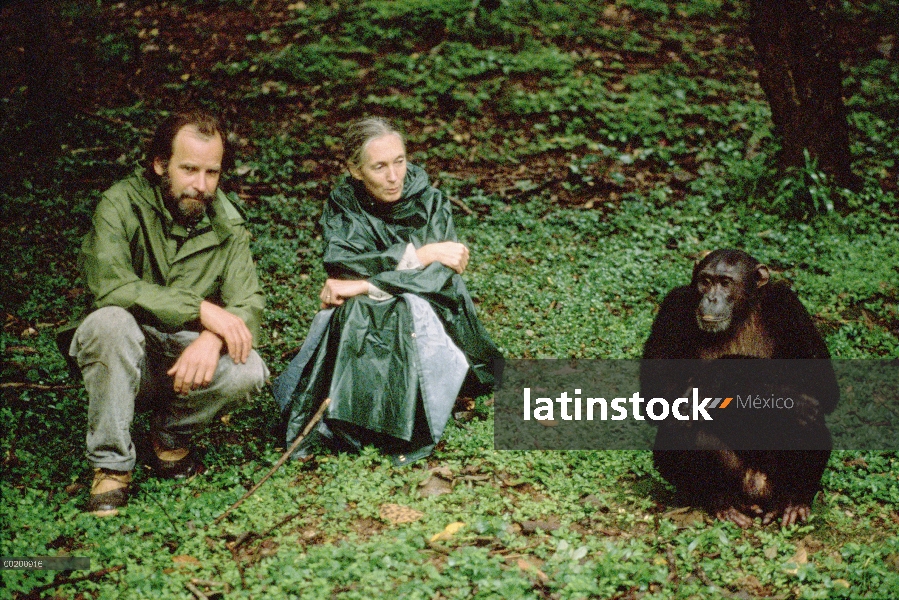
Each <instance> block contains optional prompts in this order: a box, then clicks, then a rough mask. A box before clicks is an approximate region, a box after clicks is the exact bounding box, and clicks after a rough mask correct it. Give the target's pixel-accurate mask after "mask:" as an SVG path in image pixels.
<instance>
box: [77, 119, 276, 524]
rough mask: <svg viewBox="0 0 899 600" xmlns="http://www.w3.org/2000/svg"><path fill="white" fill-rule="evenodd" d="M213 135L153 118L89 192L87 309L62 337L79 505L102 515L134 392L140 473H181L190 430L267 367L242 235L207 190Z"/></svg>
mask: <svg viewBox="0 0 899 600" xmlns="http://www.w3.org/2000/svg"><path fill="white" fill-rule="evenodd" d="M226 144H227V137H226V134H225V132H224V131H223V130H222V127H221V125H220V124H219V122H218V121H217V120H216V119H215V118H214V117H213V116H211V115H208V114H206V113H204V112H201V111H193V112H186V113H178V114H175V115H173V116H171V117H170V118H168V119H167V120H165V121H164V122H163V123H161V125H160V126H159V129H158V130H157V132H156V134H155V137H154V138H153V141H152V142H151V145H150V147H149V152H148V153H147V160H148V164H147V165H146V169H138V171H137V172H136V173H134V174H133V175H132V176H130V177H128V178H126V179H124V180H122V181H120V182H119V183H117V184H115V185H114V186H113V187H111V188H110V189H109V190H107V191H106V192H105V193H104V194H103V197H102V198H101V200H100V203H99V205H98V206H97V209H96V212H95V214H94V217H93V222H92V227H91V230H90V231H89V233H88V234H87V236H86V237H85V239H84V242H83V245H82V249H81V261H82V267H83V271H84V276H85V278H86V280H87V284H88V287H89V288H90V291H91V293H92V294H93V296H94V304H95V306H94V307H95V310H94V311H93V312H91V313H90V314H89V315H88V316H87V318H86V319H85V320H84V321H83V322H82V323H81V324H80V325H79V327H78V328H77V330H75V333H74V336H73V338H72V340H71V343H70V344H67V345H68V352H69V355H70V356H71V357H73V358H74V359H75V360H76V361H77V364H78V366H79V367H80V369H81V372H82V375H83V378H84V385H85V387H86V389H87V393H88V397H89V399H90V404H89V407H88V430H87V456H88V459H89V460H90V462H91V463H92V464H93V466H94V468H95V474H94V480H93V484H92V486H91V491H90V498H89V500H88V503H87V507H86V510H87V511H89V512H92V513H95V514H98V515H109V514H114V513H115V512H117V509H118V508H119V507H121V506H122V505H124V504H125V503H126V501H127V499H128V490H129V484H130V483H131V472H132V469H133V468H134V465H135V460H136V452H135V447H134V444H133V443H132V440H131V434H130V428H131V422H132V419H133V418H134V411H135V404H136V403H137V404H139V405H146V406H147V407H149V408H150V409H151V410H152V413H153V415H152V425H151V427H152V430H151V441H152V446H153V454H152V456H151V457H150V458H151V462H152V469H153V472H154V474H155V475H157V476H160V477H169V478H184V477H189V476H191V475H193V474H194V473H196V472H198V471H200V470H201V469H202V465H201V464H200V462H199V460H198V459H197V457H196V455H195V453H194V452H193V451H192V450H191V446H190V442H191V436H192V434H193V433H194V432H196V431H197V430H198V429H200V428H202V427H203V426H204V425H206V424H208V423H209V422H211V421H212V420H213V419H214V418H215V417H216V415H218V414H219V413H221V412H223V411H227V410H230V409H231V408H233V407H235V406H236V405H238V404H239V403H241V402H243V401H245V400H246V399H247V398H248V396H249V395H250V394H252V393H255V392H257V391H259V390H260V389H261V387H262V386H263V384H264V383H265V380H266V378H267V377H268V371H267V369H266V367H265V364H263V362H262V359H261V358H260V357H259V355H258V354H257V353H256V351H255V350H253V342H254V340H255V339H256V336H257V334H258V328H259V321H260V317H261V315H262V308H263V297H262V293H261V290H260V288H259V284H258V282H257V279H256V270H255V266H254V264H253V260H252V257H251V255H250V246H249V237H250V236H249V233H248V232H247V230H246V229H245V228H244V226H243V218H242V217H241V214H240V213H239V212H238V211H237V209H236V208H235V207H234V206H233V205H232V204H231V203H230V202H229V201H228V199H227V198H226V196H225V195H224V193H222V192H221V191H219V190H218V189H217V188H218V182H219V176H220V174H221V173H222V170H223V168H224V166H225V165H226V161H227V160H228V157H227V153H226Z"/></svg>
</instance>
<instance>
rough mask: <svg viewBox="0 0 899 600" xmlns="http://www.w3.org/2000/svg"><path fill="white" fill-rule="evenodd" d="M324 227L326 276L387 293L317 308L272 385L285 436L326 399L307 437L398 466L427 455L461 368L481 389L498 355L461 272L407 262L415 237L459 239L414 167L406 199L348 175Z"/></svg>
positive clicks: (436, 194)
mask: <svg viewBox="0 0 899 600" xmlns="http://www.w3.org/2000/svg"><path fill="white" fill-rule="evenodd" d="M321 225H322V228H323V235H324V240H325V244H326V248H325V256H324V263H325V270H326V271H327V272H328V276H329V277H332V278H339V279H367V280H368V281H369V283H371V284H372V285H373V286H375V287H376V288H378V289H379V290H381V291H383V292H387V293H388V294H390V295H392V296H391V297H389V298H388V299H386V300H374V299H372V298H371V297H369V296H356V297H353V298H350V299H349V300H347V301H346V302H345V303H344V304H343V305H341V306H340V307H338V308H336V309H328V310H323V311H321V312H319V313H318V314H317V315H316V317H315V319H314V320H313V322H312V325H311V327H310V332H309V336H308V337H307V339H306V341H305V343H304V344H303V347H302V349H301V350H300V353H299V354H298V355H297V356H296V358H294V360H293V361H292V362H291V364H290V366H289V367H288V368H287V370H286V371H285V373H284V374H283V375H282V376H281V377H279V378H278V379H277V380H276V381H275V385H274V393H275V397H276V398H277V400H278V402H279V404H280V405H281V409H282V414H283V416H284V418H285V419H286V422H287V431H286V437H287V443H288V444H290V443H292V441H293V440H294V439H296V437H297V436H298V435H299V433H300V432H301V431H302V429H303V427H304V426H305V424H306V423H307V422H308V421H309V419H310V418H311V416H312V414H313V413H315V411H316V409H317V408H318V406H319V404H320V403H321V402H322V400H324V398H326V397H329V398H331V405H330V406H329V408H328V411H327V413H326V414H325V420H324V422H323V423H322V424H321V425H320V426H319V427H318V429H317V435H313V436H310V438H309V444H311V443H312V442H313V441H314V439H315V438H316V437H319V438H324V439H326V440H331V441H332V442H334V445H336V446H337V447H348V448H355V449H358V448H360V447H361V446H362V445H365V444H368V443H372V444H375V445H377V446H379V447H380V448H381V449H382V450H383V451H385V452H387V453H389V454H392V455H393V456H394V457H395V460H397V462H400V463H404V462H408V461H411V460H415V459H417V458H421V457H423V456H427V455H428V454H429V453H430V451H431V449H432V448H433V446H434V444H436V443H437V442H438V441H439V440H440V436H441V435H442V434H443V430H444V428H445V426H446V422H447V421H448V419H449V416H450V414H451V411H452V407H453V404H454V402H455V399H456V395H457V394H458V392H459V390H460V388H461V386H462V383H463V380H464V379H465V378H466V375H467V376H468V377H469V378H470V383H471V384H473V385H474V386H475V388H476V389H478V388H479V389H489V387H490V386H492V385H493V378H494V375H493V368H494V361H496V360H497V359H500V358H501V357H500V354H499V351H498V350H497V348H496V346H495V345H494V344H493V342H492V341H491V339H490V337H489V335H488V334H487V332H486V331H485V330H484V327H483V326H482V325H481V323H480V322H479V321H478V319H477V317H476V315H475V309H474V304H473V303H472V301H471V297H470V296H469V294H468V290H467V289H466V288H465V284H464V282H463V281H462V278H461V277H460V276H459V275H458V274H457V273H456V272H455V271H453V270H452V269H450V268H448V267H446V266H444V265H442V264H440V263H436V262H435V263H432V264H430V265H428V266H427V267H424V268H421V267H419V268H404V267H403V266H402V265H401V263H402V261H403V257H404V255H406V254H407V251H408V249H409V245H410V244H411V245H412V246H413V247H414V248H420V247H421V246H424V245H426V244H430V243H433V242H445V241H457V238H456V232H455V228H454V227H453V219H452V214H451V211H450V203H449V201H448V200H447V199H446V198H444V197H443V195H442V194H441V193H440V191H438V190H437V189H435V188H433V187H431V186H430V184H429V182H428V176H427V174H426V173H425V172H424V171H423V170H422V169H420V168H418V167H416V166H414V165H409V168H408V171H407V174H406V179H405V181H404V185H403V195H402V198H401V199H400V200H399V201H397V202H394V203H389V204H388V203H379V202H376V201H375V200H374V199H372V198H371V197H370V196H369V195H368V193H367V192H366V190H365V187H364V186H363V185H362V183H360V182H357V181H355V180H353V179H347V180H346V181H345V182H343V183H341V184H340V185H338V187H337V188H336V189H334V190H333V191H332V192H331V195H330V197H329V198H328V201H327V204H326V205H325V210H324V214H323V215H322V219H321ZM398 267H400V268H401V269H402V270H398ZM386 295H387V294H385V296H386ZM307 446H308V444H307V443H304V444H303V445H302V446H301V447H300V450H299V451H298V453H299V454H302V453H303V452H304V448H306V447H307Z"/></svg>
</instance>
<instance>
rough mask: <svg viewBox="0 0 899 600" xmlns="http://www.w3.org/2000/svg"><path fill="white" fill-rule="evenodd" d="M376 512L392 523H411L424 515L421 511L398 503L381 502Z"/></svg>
mask: <svg viewBox="0 0 899 600" xmlns="http://www.w3.org/2000/svg"><path fill="white" fill-rule="evenodd" d="M378 514H379V515H380V516H381V518H382V519H384V520H385V521H389V522H390V523H392V524H394V525H398V524H400V523H412V522H413V521H417V520H419V519H420V518H422V517H423V516H424V513H423V512H421V511H418V510H415V509H414V508H409V507H408V506H402V505H400V504H382V505H381V507H380V508H379V509H378Z"/></svg>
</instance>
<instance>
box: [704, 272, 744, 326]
mask: <svg viewBox="0 0 899 600" xmlns="http://www.w3.org/2000/svg"><path fill="white" fill-rule="evenodd" d="M696 290H697V291H698V292H699V294H700V295H701V296H702V299H701V300H700V301H699V305H698V306H697V307H696V324H697V325H699V328H700V329H701V330H703V331H705V332H707V333H721V332H723V331H727V330H728V328H729V327H730V326H731V323H732V322H733V320H734V313H735V308H736V309H740V308H741V306H742V305H743V304H745V301H746V296H747V294H746V281H745V277H744V274H743V273H742V272H741V270H740V269H738V268H737V265H729V264H727V263H725V262H724V261H721V262H718V263H715V264H710V265H706V266H705V268H703V269H702V270H700V271H699V273H697V276H696ZM737 312H739V310H737Z"/></svg>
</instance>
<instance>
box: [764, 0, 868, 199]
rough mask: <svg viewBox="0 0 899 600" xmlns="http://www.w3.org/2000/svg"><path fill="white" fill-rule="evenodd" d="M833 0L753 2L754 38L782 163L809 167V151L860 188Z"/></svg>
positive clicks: (838, 178)
mask: <svg viewBox="0 0 899 600" xmlns="http://www.w3.org/2000/svg"><path fill="white" fill-rule="evenodd" d="M831 1H832V0H750V8H751V17H750V25H749V37H750V39H751V40H752V44H753V46H755V51H756V54H757V55H758V61H759V80H760V83H761V85H762V89H764V90H765V95H766V96H767V97H768V102H769V103H770V105H771V116H772V119H773V121H774V130H775V133H776V134H777V135H778V136H779V137H780V139H781V143H782V149H781V154H780V157H779V158H780V164H781V167H802V166H804V165H805V156H804V151H805V150H808V153H809V155H810V156H811V157H812V158H813V159H816V160H817V163H818V168H819V169H821V170H822V171H824V172H825V173H827V174H828V175H829V176H830V177H831V178H832V179H833V181H834V182H836V183H837V185H839V186H841V187H848V188H851V189H857V188H858V187H859V184H860V179H859V178H858V177H857V176H856V175H855V174H853V173H852V171H851V169H850V164H851V158H850V154H849V133H848V127H847V124H846V109H845V107H844V106H843V98H842V74H841V72H840V64H839V60H838V58H837V52H836V48H835V44H836V42H835V40H834V35H833V31H832V28H831V27H830V26H829V23H828V19H827V12H828V11H829V10H831V9H832V5H831Z"/></svg>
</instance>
